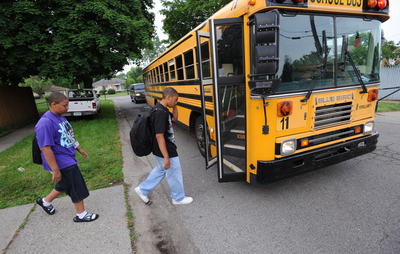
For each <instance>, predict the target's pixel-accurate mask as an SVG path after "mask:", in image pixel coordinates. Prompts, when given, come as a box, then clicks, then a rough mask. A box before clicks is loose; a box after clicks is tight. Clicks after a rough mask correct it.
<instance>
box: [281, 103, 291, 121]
mask: <svg viewBox="0 0 400 254" xmlns="http://www.w3.org/2000/svg"><path fill="white" fill-rule="evenodd" d="M292 111H293V102H292V101H281V102H279V103H278V116H279V117H284V116H290V115H291V114H292Z"/></svg>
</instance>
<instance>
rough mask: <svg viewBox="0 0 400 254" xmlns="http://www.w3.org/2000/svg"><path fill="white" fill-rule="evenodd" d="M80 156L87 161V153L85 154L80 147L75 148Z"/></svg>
mask: <svg viewBox="0 0 400 254" xmlns="http://www.w3.org/2000/svg"><path fill="white" fill-rule="evenodd" d="M75 149H76V150H77V151H78V152H79V153H80V154H82V155H83V158H85V159H87V158H88V154H87V152H85V150H83V149H82V148H81V147H80V146H78V147H76V148H75Z"/></svg>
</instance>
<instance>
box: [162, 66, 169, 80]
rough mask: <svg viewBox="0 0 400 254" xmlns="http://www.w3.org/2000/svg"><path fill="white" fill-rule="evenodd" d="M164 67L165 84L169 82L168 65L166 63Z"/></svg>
mask: <svg viewBox="0 0 400 254" xmlns="http://www.w3.org/2000/svg"><path fill="white" fill-rule="evenodd" d="M163 66H164V74H165V82H168V81H169V74H168V64H167V63H164V64H163Z"/></svg>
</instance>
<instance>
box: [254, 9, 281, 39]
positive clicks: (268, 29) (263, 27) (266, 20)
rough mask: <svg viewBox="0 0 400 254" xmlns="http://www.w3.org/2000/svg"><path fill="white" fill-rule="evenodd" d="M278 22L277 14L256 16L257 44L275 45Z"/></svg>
mask: <svg viewBox="0 0 400 254" xmlns="http://www.w3.org/2000/svg"><path fill="white" fill-rule="evenodd" d="M277 20H278V14H277V13H276V12H265V13H259V14H255V15H254V22H255V26H256V38H255V42H256V43H258V44H260V43H275V41H276V38H275V37H276V36H275V30H276V29H277V28H278V26H277Z"/></svg>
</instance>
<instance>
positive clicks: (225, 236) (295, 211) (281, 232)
mask: <svg viewBox="0 0 400 254" xmlns="http://www.w3.org/2000/svg"><path fill="white" fill-rule="evenodd" d="M113 100H114V101H116V102H118V104H119V107H120V108H121V114H122V115H123V117H125V118H126V121H127V122H128V123H130V126H131V125H132V123H133V121H134V119H135V117H136V115H137V114H138V113H140V112H146V111H148V110H149V107H148V106H147V105H146V104H134V103H132V102H131V101H130V98H129V97H128V96H124V97H116V98H113ZM376 130H378V131H379V132H380V138H379V142H378V148H377V149H376V150H375V151H374V152H373V153H372V154H368V155H365V156H362V157H358V158H355V159H353V160H350V161H346V162H342V163H340V164H337V165H334V166H330V167H327V168H324V169H321V170H318V171H314V172H311V173H308V174H304V175H301V176H297V177H293V178H290V179H287V180H283V181H280V182H276V183H273V184H270V185H268V186H266V187H262V188H260V187H254V186H252V185H250V184H248V183H246V182H233V183H218V181H217V169H216V167H215V166H214V167H212V168H210V169H208V170H205V169H204V165H205V162H204V158H203V157H202V156H201V155H200V153H199V151H198V150H197V145H196V143H195V138H194V134H193V133H191V132H189V131H187V130H185V129H183V128H181V127H180V126H178V125H174V131H175V136H176V142H177V146H178V153H179V157H180V160H181V164H182V169H183V178H184V185H185V191H186V195H188V196H192V197H193V198H194V202H193V203H192V204H190V205H186V206H173V205H167V206H159V207H158V206H156V205H154V206H153V205H152V206H150V207H149V206H146V208H148V209H153V210H148V211H152V213H151V214H153V215H155V214H156V215H158V216H163V215H162V214H168V216H169V218H170V219H171V216H173V217H174V218H173V220H174V224H176V225H177V226H176V227H174V226H169V227H164V228H163V230H166V231H167V230H170V231H171V232H164V234H163V235H164V236H168V235H170V236H174V237H176V236H177V235H179V234H177V232H172V231H179V232H180V233H181V234H184V235H186V237H187V239H185V240H184V241H182V239H176V238H174V237H169V238H168V239H167V240H168V241H164V247H165V249H164V251H163V250H162V249H159V250H160V252H163V253H185V252H186V253H363V254H365V253H374V254H376V253H400V241H399V239H400V216H399V215H400V200H399V193H400V184H399V182H400V181H399V180H400V174H399V165H400V163H399V162H400V145H399V143H400V135H399V134H398V131H399V130H400V112H396V113H389V114H377V116H376ZM151 157H152V156H148V157H147V158H148V162H149V163H150V164H151V166H154V165H155V164H154V163H155V161H154V160H152V158H151ZM133 187H135V186H133ZM131 188H132V187H131ZM156 190H157V191H153V192H154V193H152V192H151V193H150V194H149V196H150V197H151V198H152V199H153V201H154V204H156V203H162V202H165V200H167V201H169V202H170V197H169V187H168V184H167V183H166V181H165V180H164V181H163V184H162V185H161V186H159V187H158V188H156ZM134 198H136V197H134ZM138 205H139V203H138ZM140 205H142V206H143V204H140ZM157 209H158V211H156V210H157ZM163 209H164V213H163ZM133 210H134V215H135V205H134V207H133ZM149 214H150V213H149ZM142 215H143V214H142ZM164 219H165V218H164ZM167 220H168V218H167ZM153 237H156V236H153ZM185 241H186V242H187V243H188V244H187V245H188V246H189V247H187V249H186V250H182V249H180V248H181V247H179V246H181V245H185V244H186V242H185ZM177 242H179V244H177ZM169 244H170V245H171V246H174V247H173V248H168V245H169ZM168 250H169V251H168ZM139 253H140V252H139ZM143 253H144V252H143Z"/></svg>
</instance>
